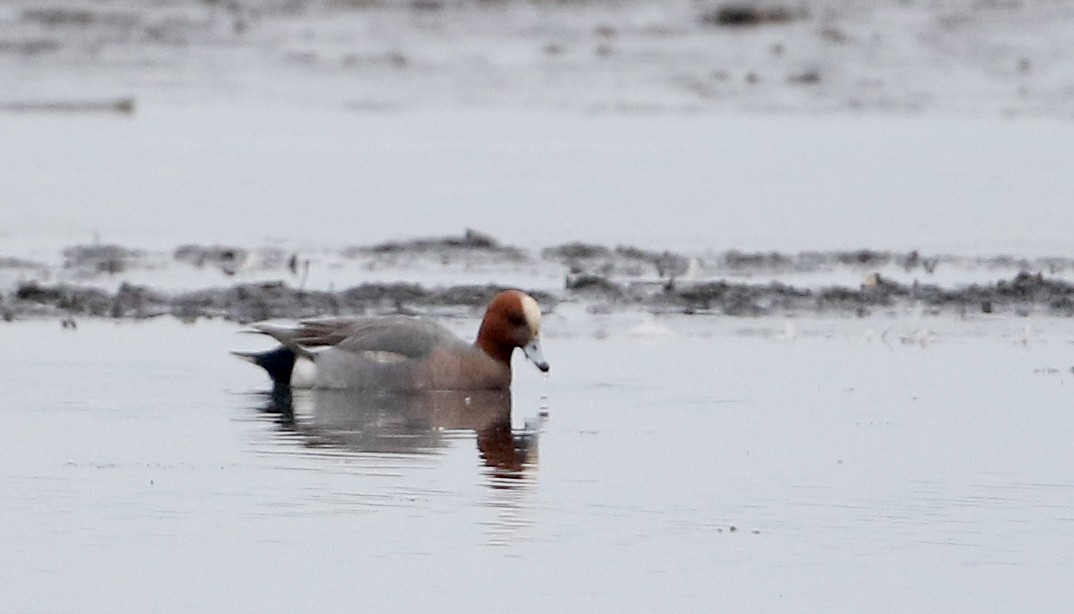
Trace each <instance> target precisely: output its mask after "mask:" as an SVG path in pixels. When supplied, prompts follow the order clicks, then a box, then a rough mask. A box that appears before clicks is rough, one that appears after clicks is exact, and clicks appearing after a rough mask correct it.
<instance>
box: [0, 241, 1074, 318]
mask: <svg viewBox="0 0 1074 614" xmlns="http://www.w3.org/2000/svg"><path fill="white" fill-rule="evenodd" d="M330 253H331V254H332V255H333V256H334V257H336V258H340V259H343V261H344V262H346V263H353V266H354V267H355V268H356V270H357V271H358V273H357V274H356V275H357V277H356V278H353V279H354V280H355V283H347V284H340V286H339V287H338V288H337V287H334V285H332V284H329V286H328V287H322V288H316V287H309V286H308V285H307V283H306V276H307V274H308V273H309V270H310V268H311V266H313V267H318V266H325V265H324V264H323V263H322V262H321V261H322V260H324V258H325V257H324V254H323V253H321V254H319V255H318V254H314V255H312V256H311V255H309V254H305V253H301V252H290V253H289V252H287V251H285V250H282V249H274V248H261V249H250V248H241V247H229V246H200V245H194V244H188V245H183V246H180V247H179V248H177V249H175V250H174V251H173V252H171V253H170V254H167V253H149V252H146V251H141V250H135V249H129V248H124V247H121V246H118V245H81V246H73V247H70V248H67V249H65V250H64V251H63V262H62V264H59V265H48V264H45V263H39V262H34V261H30V260H25V259H20V258H11V257H3V258H0V274H3V275H6V277H7V278H8V279H10V280H11V283H10V285H9V286H8V287H5V288H0V316H2V319H3V320H5V321H15V320H23V319H41V318H56V319H59V320H61V321H63V322H64V323H65V325H70V324H73V323H74V321H75V319H76V318H86V317H92V318H112V319H146V318H155V317H163V316H171V317H175V318H179V319H181V320H184V321H193V320H197V319H198V318H223V319H227V320H232V321H236V322H252V321H257V320H265V319H272V318H310V317H317V316H322V315H332V316H337V315H360V314H387V313H404V314H423V313H438V314H457V315H472V314H474V313H477V312H479V311H480V309H481V308H482V307H483V306H484V305H485V304H486V302H487V301H488V300H489V298H490V297H491V296H493V295H494V294H495V293H496V292H498V291H500V290H501V289H503V288H504V287H507V286H511V285H518V284H505V283H503V282H502V281H500V280H502V279H503V278H505V277H508V278H509V277H511V276H512V274H513V273H515V272H517V271H519V270H526V271H538V272H540V275H539V276H536V277H534V279H535V280H537V281H535V282H534V283H533V284H530V285H528V286H526V287H524V289H526V290H527V291H529V292H531V293H532V294H534V295H535V296H536V297H537V298H538V299H539V301H540V302H541V304H542V305H543V306H544V307H545V309H547V310H550V311H554V310H555V309H556V307H557V306H558V305H559V304H561V303H574V304H581V305H584V306H585V307H586V308H587V309H588V310H589V311H590V312H594V313H600V312H607V311H612V310H624V311H629V310H637V311H645V312H652V313H677V314H691V315H726V316H738V317H764V316H791V315H795V314H834V315H839V316H847V317H868V316H873V315H898V314H899V313H902V312H911V311H912V312H915V313H919V312H924V313H928V314H937V315H938V314H954V315H959V316H966V315H970V314H1004V315H1016V316H1028V315H1031V314H1036V315H1047V316H1054V317H1071V316H1072V315H1074V281H1071V280H1070V279H1069V278H1067V277H1065V276H1066V275H1068V274H1074V259H1070V258H1060V257H1052V258H1018V257H1013V256H1005V255H999V256H991V257H958V256H951V255H926V254H920V253H918V252H916V251H912V252H891V251H883V250H854V251H826V252H817V251H809V252H800V253H783V252H778V251H773V252H763V253H761V252H757V253H745V252H740V251H724V252H710V253H706V254H701V255H694V254H681V253H675V252H672V251H653V250H645V249H640V248H636V247H630V246H615V247H611V246H606V245H600V244H592V243H568V244H563V245H558V246H552V247H547V248H543V249H540V250H537V251H530V250H525V249H521V248H517V247H512V246H507V245H503V244H501V243H500V242H499V241H497V240H496V239H494V238H492V237H490V236H488V235H485V234H482V233H480V232H477V231H472V230H467V231H466V232H465V233H464V234H463V235H461V236H444V237H433V238H420V239H413V240H406V241H391V242H384V243H378V244H374V245H368V246H351V247H347V248H343V249H340V250H332V251H331V252H330ZM333 266H336V267H341V266H342V265H340V264H338V263H337V264H335V265H333ZM176 269H189V270H191V271H193V272H195V273H197V274H198V275H199V276H198V277H197V278H196V279H195V281H194V282H191V283H193V284H194V285H193V287H185V288H180V289H175V288H165V287H158V286H157V285H155V284H154V283H141V282H134V281H130V280H129V279H128V278H127V276H128V275H129V274H131V273H134V272H138V273H140V276H141V279H145V278H146V277H147V276H148V277H149V278H152V277H153V275H155V274H160V275H165V274H167V272H168V271H170V270H176ZM385 269H387V270H388V271H389V272H388V273H383V271H384V270H385ZM415 269H420V270H424V271H429V270H431V271H432V275H433V277H434V278H435V277H436V275H437V272H438V271H444V272H451V271H455V272H458V271H463V272H466V273H467V274H469V279H471V280H472V281H468V282H466V283H452V282H451V281H449V280H450V279H451V278H452V275H448V274H444V275H443V279H444V280H445V282H444V283H418V282H413V281H393V280H390V279H389V280H385V279H384V276H385V275H387V276H388V277H390V276H391V271H400V272H407V271H411V270H415ZM251 270H256V272H257V276H256V277H257V278H256V279H252V278H251V275H250V274H249V271H251ZM374 271H381V274H380V278H379V279H377V280H368V281H362V280H361V277H362V272H370V273H371V272H374ZM892 271H894V272H896V273H898V277H899V278H898V279H896V278H895V277H894V276H893V274H892V273H891V272H892ZM937 271H943V272H944V273H945V275H944V280H943V281H941V280H938V279H934V277H935V276H936V273H937ZM982 271H983V273H982ZM971 272H972V273H973V274H972V275H970V274H969V273H971ZM964 274H965V275H964ZM982 276H984V277H986V278H988V281H983V282H982V281H980V278H981V277H982ZM206 278H208V279H206ZM221 278H223V279H224V280H228V281H227V282H225V283H221ZM847 278H852V279H859V280H860V281H858V282H857V283H847V282H845V281H836V280H845V279H847ZM971 278H973V279H974V280H973V281H968V279H971Z"/></svg>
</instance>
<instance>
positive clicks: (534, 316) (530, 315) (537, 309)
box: [522, 294, 541, 335]
mask: <svg viewBox="0 0 1074 614" xmlns="http://www.w3.org/2000/svg"><path fill="white" fill-rule="evenodd" d="M522 314H523V315H525V316H526V322H527V323H528V324H529V325H530V328H532V329H533V334H535V335H536V334H537V333H539V332H541V306H540V305H538V304H537V301H535V300H533V297H532V296H530V295H528V294H523V295H522Z"/></svg>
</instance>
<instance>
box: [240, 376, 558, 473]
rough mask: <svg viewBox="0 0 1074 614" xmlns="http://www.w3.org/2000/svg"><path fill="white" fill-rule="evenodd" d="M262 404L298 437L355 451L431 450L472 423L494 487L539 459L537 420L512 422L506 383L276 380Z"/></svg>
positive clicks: (309, 443)
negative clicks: (386, 387) (414, 389)
mask: <svg viewBox="0 0 1074 614" xmlns="http://www.w3.org/2000/svg"><path fill="white" fill-rule="evenodd" d="M261 409H262V411H264V412H266V413H269V414H272V415H274V416H276V417H277V419H276V422H277V424H278V425H279V428H280V429H281V430H282V431H284V432H287V433H289V434H295V435H298V436H299V437H300V439H301V441H302V443H303V445H306V446H309V447H332V448H337V449H341V450H344V451H350V452H355V453H372V454H415V455H417V454H428V453H431V452H434V451H436V450H437V449H438V448H442V447H444V446H446V445H447V440H448V439H451V438H453V437H452V435H458V434H459V433H460V432H464V431H473V432H475V433H476V435H477V449H478V453H479V456H480V458H481V460H482V461H483V463H484V464H485V465H486V466H488V467H489V468H491V469H492V471H493V475H492V476H491V477H493V478H494V479H493V480H492V484H493V485H495V486H497V487H502V486H505V485H507V484H505V481H506V480H518V479H520V478H525V477H526V472H527V469H528V468H532V467H535V466H536V462H537V437H538V431H539V426H540V420H537V421H530V422H527V425H526V427H525V428H523V429H521V430H515V429H512V426H511V393H510V391H465V392H463V391H435V392H419V393H385V392H366V391H356V390H298V391H293V390H292V389H291V388H289V387H288V386H277V387H276V388H274V389H273V391H272V392H271V393H270V394H269V395H268V397H267V400H266V402H265V403H264V405H263V406H262V407H261Z"/></svg>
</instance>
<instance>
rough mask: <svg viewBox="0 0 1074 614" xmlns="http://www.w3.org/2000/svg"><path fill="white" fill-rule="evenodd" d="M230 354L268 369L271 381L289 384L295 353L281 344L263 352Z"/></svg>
mask: <svg viewBox="0 0 1074 614" xmlns="http://www.w3.org/2000/svg"><path fill="white" fill-rule="evenodd" d="M232 354H234V355H236V356H238V357H239V358H242V359H243V360H249V361H250V362H252V363H254V364H255V365H257V366H259V367H261V368H262V369H264V370H265V371H268V374H269V377H271V378H272V383H274V384H276V385H280V386H290V385H291V372H292V371H293V370H294V368H295V353H294V351H293V350H291V349H289V348H285V347H283V346H282V345H281V346H280V347H278V348H276V349H274V350H265V351H264V352H232Z"/></svg>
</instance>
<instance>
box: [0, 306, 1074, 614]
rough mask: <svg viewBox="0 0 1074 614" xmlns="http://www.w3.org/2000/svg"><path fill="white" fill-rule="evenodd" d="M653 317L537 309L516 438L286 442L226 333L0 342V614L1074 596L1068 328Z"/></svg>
mask: <svg viewBox="0 0 1074 614" xmlns="http://www.w3.org/2000/svg"><path fill="white" fill-rule="evenodd" d="M640 321H641V317H640V316H637V315H634V314H622V315H615V314H613V315H608V316H589V315H582V314H575V315H571V314H570V313H569V312H565V313H564V314H563V315H553V316H550V317H549V321H548V322H547V323H546V329H547V331H546V335H547V337H548V338H547V339H546V341H545V344H546V348H545V349H546V353H547V355H548V358H549V359H550V360H551V361H552V363H553V370H552V372H551V376H550V377H549V378H547V379H545V378H544V377H543V376H541V375H540V374H538V373H537V372H536V371H535V370H534V369H531V368H529V366H528V365H527V364H526V363H523V362H521V359H520V362H519V363H518V365H517V367H518V369H517V371H518V372H517V374H516V384H515V389H514V391H513V400H512V407H511V412H512V414H511V416H510V421H511V423H512V424H513V432H509V431H507V430H505V428H503V420H502V419H501V418H502V416H500V417H495V416H499V414H497V410H496V408H495V407H492V408H491V409H490V408H489V407H486V406H481V407H478V409H479V410H480V411H484V412H486V413H484V414H482V416H486V417H488V416H494V417H495V418H489V419H488V420H486V418H477V419H475V421H476V422H477V423H480V424H485V423H487V422H489V421H491V422H492V423H497V421H499V422H498V424H499V426H500V427H501V428H499V430H496V429H493V430H487V429H486V430H481V427H480V424H477V425H475V424H468V423H466V420H467V419H468V418H467V417H466V415H465V414H464V413H463V414H459V413H458V412H457V410H458V409H459V407H458V406H457V405H451V401H450V400H448V401H445V402H444V403H443V404H442V405H438V406H437V407H438V408H439V410H438V411H439V413H437V414H436V415H435V416H433V415H431V414H422V409H421V407H407V408H403V409H400V408H398V407H387V409H383V411H381V412H380V413H375V412H374V413H365V414H360V415H355V416H353V422H349V420H350V419H351V418H348V417H347V416H346V415H345V412H344V414H343V415H339V414H333V415H332V416H330V418H331V419H328V418H325V417H324V416H322V415H317V414H313V415H310V414H308V413H303V412H305V411H307V409H308V408H309V407H311V406H315V405H311V402H312V401H313V400H312V399H310V398H309V397H302V396H301V395H296V397H295V398H294V399H293V409H294V411H295V417H294V419H293V420H288V419H286V418H285V417H284V416H281V415H280V414H279V413H274V412H271V411H266V408H268V407H269V406H270V405H271V401H272V399H271V397H270V395H268V394H267V392H268V385H267V381H266V380H265V378H264V377H263V375H262V374H261V373H260V372H258V370H256V369H255V368H253V367H251V366H250V365H247V364H245V363H242V362H240V361H237V360H235V359H233V358H232V357H230V356H228V355H227V350H228V349H231V348H235V347H249V346H251V345H252V344H256V343H259V342H260V341H259V340H257V339H251V338H248V337H246V336H241V335H236V334H235V330H236V328H237V327H236V326H235V325H233V324H229V323H222V322H201V323H199V324H196V325H184V324H180V323H178V322H175V321H172V320H160V321H154V322H147V323H142V324H130V323H127V324H114V323H111V322H105V321H83V322H81V323H80V325H79V327H78V329H77V330H75V331H70V330H63V329H61V327H60V326H59V324H57V323H56V322H20V323H12V324H7V325H5V326H3V327H0V340H2V343H3V347H5V348H9V351H8V352H5V353H4V354H3V357H2V358H0V373H2V374H3V376H2V382H3V392H4V403H3V404H2V408H0V419H2V420H3V423H4V428H3V429H2V431H0V448H2V449H3V451H4V452H3V458H4V462H3V463H2V465H0V550H2V551H3V552H4V556H3V557H0V578H3V580H2V582H3V584H2V593H3V595H4V598H3V600H2V602H0V611H4V612H59V611H117V612H118V611H129V612H142V611H147V610H151V611H161V612H172V611H176V612H178V611H255V610H263V611H281V612H283V611H295V610H299V609H301V610H307V611H315V610H323V611H341V610H365V611H416V610H419V609H421V610H426V609H430V608H434V609H437V610H442V611H451V612H454V611H475V610H478V609H489V608H497V609H503V608H506V609H509V610H511V611H520V612H545V611H561V610H565V609H567V608H572V609H573V608H578V607H582V608H590V609H600V610H612V609H619V610H626V611H643V610H648V611H654V610H661V611H664V610H693V611H697V610H712V609H714V608H719V609H727V610H732V611H763V612H770V611H779V610H782V611H996V612H1001V611H1062V610H1064V609H1066V608H1067V607H1069V604H1070V603H1072V602H1074V589H1071V588H1070V584H1069V582H1068V580H1069V578H1070V575H1071V573H1072V571H1074V554H1071V553H1072V552H1074V548H1072V546H1074V477H1072V474H1071V470H1070V469H1071V467H1072V466H1074V464H1072V461H1074V452H1072V451H1071V447H1070V445H1069V433H1071V432H1072V429H1074V412H1072V411H1071V406H1072V404H1071V396H1072V394H1074V379H1072V375H1071V373H1070V370H1069V366H1070V359H1069V356H1070V351H1071V345H1070V342H1071V340H1072V339H1074V329H1072V328H1071V326H1070V325H1069V323H1067V322H1065V321H1056V320H1039V321H1037V320H1005V319H998V318H997V319H994V320H983V319H982V320H968V321H956V320H944V319H932V320H929V319H924V320H915V319H913V318H909V317H907V318H903V319H892V320H889V319H884V318H875V319H871V320H855V321H842V320H823V319H818V320H810V319H804V320H800V321H794V322H791V323H788V324H786V325H785V324H784V323H783V322H781V321H774V320H771V321H770V320H747V319H732V318H713V317H709V318H703V317H695V318H688V317H680V318H669V319H664V320H661V321H660V322H659V323H657V324H655V325H654V324H652V323H650V324H648V325H646V326H642V327H638V326H637V325H638V323H639V322H640ZM1027 324H1028V326H1026V325H1027ZM452 325H453V326H454V327H455V328H456V329H457V330H459V331H460V332H468V331H470V329H471V328H472V327H473V326H475V325H476V323H474V322H471V321H460V322H454V323H453V324H452ZM640 333H645V334H640ZM10 348H20V350H19V352H17V353H16V352H12V351H10ZM475 403H476V401H475ZM493 405H495V403H493ZM317 407H324V404H323V403H322V405H320V406H317ZM303 408H307V409H303ZM337 409H338V407H337ZM452 411H455V412H456V413H452ZM542 412H545V413H547V418H546V419H545V420H544V421H543V422H542V421H541V420H540V419H539V418H538V416H539V415H540V414H541V413H542ZM333 420H336V421H335V422H334V421H333ZM326 421H327V422H326ZM527 422H528V423H529V427H528V429H527V426H526V425H527ZM329 423H330V424H329ZM456 427H457V428H456ZM475 428H477V429H479V430H475ZM479 431H480V432H479ZM537 431H539V437H538V433H537Z"/></svg>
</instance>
